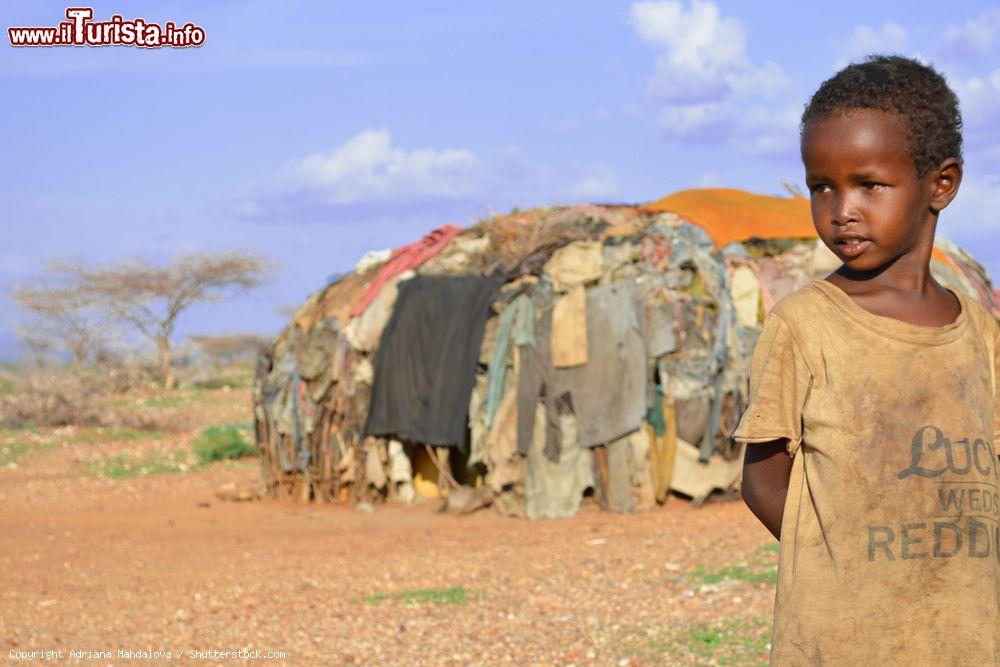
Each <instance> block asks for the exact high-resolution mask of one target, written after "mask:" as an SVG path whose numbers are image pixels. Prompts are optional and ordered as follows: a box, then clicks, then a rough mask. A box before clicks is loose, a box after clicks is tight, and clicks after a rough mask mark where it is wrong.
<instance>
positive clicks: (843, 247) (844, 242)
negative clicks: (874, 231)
mask: <svg viewBox="0 0 1000 667" xmlns="http://www.w3.org/2000/svg"><path fill="white" fill-rule="evenodd" d="M871 244H872V242H871V241H869V240H868V239H866V238H862V237H860V236H842V237H840V238H838V239H837V240H836V241H835V242H834V245H835V246H837V252H838V254H840V255H841V256H843V257H846V258H848V259H852V258H854V257H857V256H859V255H860V254H861V253H863V252H864V251H865V250H867V249H868V247H869V246H871Z"/></svg>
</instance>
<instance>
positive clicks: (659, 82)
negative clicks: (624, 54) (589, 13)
mask: <svg viewBox="0 0 1000 667" xmlns="http://www.w3.org/2000/svg"><path fill="white" fill-rule="evenodd" d="M631 19H632V27H633V28H634V29H635V31H636V33H637V34H638V35H639V37H640V38H641V39H642V40H643V41H645V42H647V43H648V44H651V45H653V46H655V47H658V48H659V49H661V51H660V54H659V55H658V56H657V58H656V73H655V74H654V75H653V79H652V81H650V83H649V89H650V92H651V93H652V94H653V95H655V96H657V97H659V98H661V99H663V100H664V101H668V102H685V103H700V102H705V101H711V100H717V99H719V98H721V97H724V96H725V94H726V91H727V88H728V83H727V78H728V77H729V76H730V75H731V74H733V73H734V72H737V71H740V70H745V69H747V68H748V66H749V61H748V60H747V57H746V53H745V48H746V33H745V31H744V29H743V24H742V23H741V22H740V21H739V19H736V18H732V17H726V16H722V15H721V14H720V13H719V8H718V7H717V6H716V5H715V4H714V3H712V2H702V1H700V0H695V1H694V4H693V5H692V6H691V11H690V12H686V11H684V6H683V5H682V4H681V2H679V1H676V0H668V1H666V2H637V3H635V4H633V5H632V9H631Z"/></svg>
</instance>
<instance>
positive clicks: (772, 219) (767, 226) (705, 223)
mask: <svg viewBox="0 0 1000 667" xmlns="http://www.w3.org/2000/svg"><path fill="white" fill-rule="evenodd" d="M639 208H640V209H641V210H645V211H651V212H654V213H661V212H665V211H671V212H673V213H676V214H677V215H679V216H681V217H682V218H684V219H686V220H689V221H691V222H693V223H694V224H696V225H698V226H699V227H701V228H703V229H704V230H705V231H706V232H708V235H709V236H710V237H712V241H714V242H715V247H716V248H724V247H726V246H727V245H729V244H730V243H732V242H734V241H747V240H749V239H752V238H757V239H779V238H788V237H793V238H795V237H797V238H816V229H815V228H814V227H813V223H812V213H811V212H810V210H809V200H808V199H804V198H802V197H771V196H769V195H758V194H754V193H752V192H746V191H745V190H735V189H732V188H697V189H692V190H681V191H680V192H675V193H673V194H672V195H667V196H666V197H664V198H663V199H658V200H656V201H654V202H650V203H649V204H643V205H642V206H640V207H639ZM933 257H934V259H936V260H938V261H940V262H943V263H945V264H947V265H948V266H949V267H951V268H952V269H955V268H956V267H955V264H954V262H952V261H951V258H950V257H948V256H947V255H946V254H945V253H943V252H941V250H940V249H939V248H934V252H933Z"/></svg>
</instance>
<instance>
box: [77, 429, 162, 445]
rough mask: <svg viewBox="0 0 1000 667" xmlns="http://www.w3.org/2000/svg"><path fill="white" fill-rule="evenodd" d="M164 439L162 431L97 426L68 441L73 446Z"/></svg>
mask: <svg viewBox="0 0 1000 667" xmlns="http://www.w3.org/2000/svg"><path fill="white" fill-rule="evenodd" d="M161 437H163V432H162V431H156V430H150V431H144V430H139V429H132V428H107V427H103V426H96V427H93V428H86V429H79V430H78V431H76V432H75V433H73V435H72V436H71V437H70V438H69V439H68V440H67V442H69V443H71V444H77V443H94V442H122V441H125V442H143V441H145V440H156V439H157V438H161Z"/></svg>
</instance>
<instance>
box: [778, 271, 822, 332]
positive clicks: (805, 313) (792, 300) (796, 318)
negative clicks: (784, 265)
mask: <svg viewBox="0 0 1000 667" xmlns="http://www.w3.org/2000/svg"><path fill="white" fill-rule="evenodd" d="M821 282H823V281H821V280H814V281H812V282H811V283H807V284H806V285H804V286H802V287H800V288H799V289H797V290H795V291H794V292H792V293H791V294H788V295H786V296H784V297H782V298H781V299H779V300H778V302H777V303H776V304H774V307H773V308H771V311H770V314H771V315H774V316H775V317H777V318H779V319H780V320H781V321H782V322H784V323H785V324H786V325H788V326H789V327H792V328H796V327H797V326H803V325H806V324H810V323H811V324H815V322H816V319H817V318H824V317H828V316H829V312H830V310H829V309H830V305H831V303H830V301H829V299H828V298H827V296H826V295H825V294H824V288H823V287H822V286H821V285H820V283H821Z"/></svg>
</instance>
